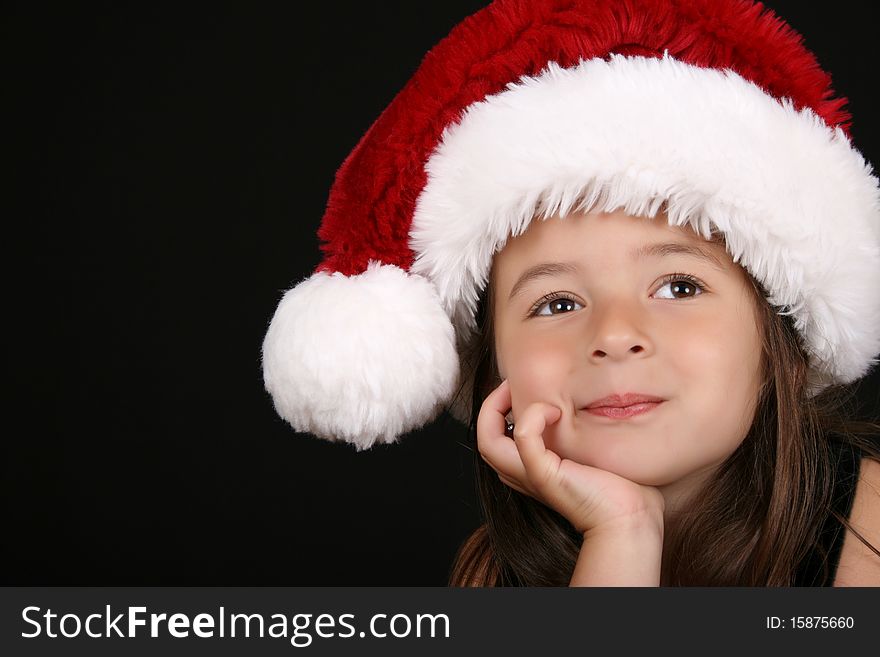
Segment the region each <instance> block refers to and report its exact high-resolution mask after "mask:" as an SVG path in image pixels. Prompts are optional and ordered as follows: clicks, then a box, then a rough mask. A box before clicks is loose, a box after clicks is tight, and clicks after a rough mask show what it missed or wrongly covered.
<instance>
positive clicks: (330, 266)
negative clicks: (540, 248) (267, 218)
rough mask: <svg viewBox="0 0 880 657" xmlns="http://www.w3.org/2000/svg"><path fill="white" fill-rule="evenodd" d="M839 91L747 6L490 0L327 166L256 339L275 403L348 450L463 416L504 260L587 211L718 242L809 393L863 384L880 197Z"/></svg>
mask: <svg viewBox="0 0 880 657" xmlns="http://www.w3.org/2000/svg"><path fill="white" fill-rule="evenodd" d="M830 85H831V79H830V77H829V76H828V74H826V73H825V72H824V71H823V70H822V69H821V68H820V67H819V64H818V63H817V61H816V58H815V56H814V55H813V54H812V53H810V52H809V51H808V50H807V49H806V48H805V47H804V46H803V45H802V37H801V36H800V35H799V34H797V33H796V32H794V31H793V30H792V29H791V28H790V27H789V26H788V25H786V24H785V23H784V22H783V21H782V20H780V19H779V18H778V17H776V16H775V15H774V14H773V13H772V12H770V11H769V10H767V9H766V8H764V7H763V6H762V5H761V3H759V2H752V1H750V0H569V1H566V2H559V1H552V0H497V1H496V2H493V3H492V4H491V5H489V6H488V7H486V8H485V9H483V10H481V11H479V12H477V13H476V14H474V15H472V16H470V17H468V18H466V19H465V20H464V21H462V22H461V23H460V24H459V25H457V26H456V27H455V28H454V29H453V30H452V32H451V33H450V34H449V35H448V36H447V37H446V38H445V39H444V40H443V41H441V42H440V43H439V44H438V45H437V46H435V47H434V48H433V49H432V50H431V51H430V52H429V53H428V54H427V55H426V56H425V58H424V60H423V61H422V63H421V65H420V67H419V68H418V70H417V71H416V73H415V74H414V75H413V77H412V78H411V79H410V81H409V82H408V83H407V84H406V86H405V87H404V88H403V89H402V90H401V91H400V93H399V94H398V95H397V96H396V97H395V98H394V100H393V101H392V102H391V104H390V105H389V106H388V107H387V108H386V109H385V110H384V111H383V112H382V114H381V115H380V116H379V118H378V119H377V120H376V121H375V123H373V125H372V126H371V127H370V128H369V130H368V131H367V132H366V134H365V135H364V136H363V137H362V139H361V140H360V142H359V143H358V144H357V146H356V147H355V149H354V150H353V151H352V153H351V154H350V155H349V156H348V157H347V158H346V160H345V161H344V162H343V164H342V166H341V168H340V169H339V171H338V172H337V175H336V178H335V181H334V184H333V186H332V189H331V190H330V196H329V200H328V204H327V209H326V213H325V214H324V217H323V219H322V223H321V227H320V229H319V231H318V235H319V237H320V238H321V240H322V241H323V242H324V243H323V244H322V246H321V249H322V251H323V254H324V259H323V261H322V262H321V263H320V265H318V267H317V268H316V270H315V272H314V273H313V274H312V275H311V276H310V277H308V278H307V279H305V280H303V281H301V282H300V283H299V284H297V285H296V286H294V287H293V288H292V289H290V290H288V291H287V292H286V293H285V294H284V296H283V298H282V299H281V301H280V303H279V304H278V308H277V310H276V312H275V315H274V317H273V318H272V321H271V324H270V326H269V329H268V332H267V333H266V336H265V340H264V343H263V373H264V381H265V385H266V389H267V390H268V391H269V393H270V394H271V395H272V399H273V401H274V404H275V409H276V410H277V412H278V414H279V415H280V416H281V417H282V418H284V419H285V420H286V421H287V422H289V423H290V425H291V426H292V427H293V428H294V429H295V430H297V431H301V432H308V433H311V434H313V435H315V436H318V437H321V438H326V439H329V440H340V441H347V442H350V443H352V444H353V445H354V446H355V447H356V448H357V449H358V450H362V449H366V448H368V447H370V446H371V445H373V444H375V443H377V442H379V443H389V442H394V441H396V440H397V438H398V437H399V436H401V435H402V434H404V433H406V432H408V431H411V430H413V429H417V428H419V427H421V426H424V425H425V424H426V423H428V422H430V421H431V420H433V419H434V418H435V417H437V415H438V414H440V413H441V412H442V411H443V410H449V411H450V413H451V414H452V415H453V417H455V418H456V419H458V420H460V421H462V422H465V423H467V422H468V420H469V413H470V407H469V405H468V403H467V400H469V397H470V394H471V392H472V385H473V382H472V376H473V373H472V372H470V371H468V370H467V368H466V367H463V366H462V364H461V362H460V359H461V355H462V354H464V353H465V349H466V347H467V346H468V345H469V344H470V342H471V340H473V339H474V337H475V329H476V326H475V310H476V304H477V300H478V298H479V296H480V293H481V292H482V291H483V290H484V289H485V287H486V285H487V278H488V273H489V269H490V267H491V263H492V258H493V255H494V254H495V253H496V252H497V251H499V250H500V249H501V248H502V247H503V246H504V244H505V242H506V240H507V239H509V238H510V237H511V236H515V235H519V234H521V233H522V232H523V231H524V230H526V228H527V227H528V225H529V222H530V221H531V220H532V219H533V217H535V216H537V215H539V214H543V215H544V216H551V214H553V213H555V212H558V213H560V215H565V214H566V213H568V212H570V211H573V210H576V209H579V210H591V211H596V212H613V211H615V210H618V209H623V210H624V211H625V212H626V213H627V214H630V215H633V216H647V217H653V216H655V215H656V213H657V212H658V210H659V209H661V207H662V209H664V210H665V211H666V212H667V215H668V221H669V224H670V225H676V226H684V225H687V226H689V227H691V228H692V229H693V230H694V231H696V232H697V233H698V234H700V235H702V236H703V237H706V238H709V237H710V236H711V234H712V233H717V232H720V233H723V235H724V237H725V239H726V245H727V249H728V251H729V253H730V254H731V256H732V257H733V260H734V261H735V262H738V263H739V264H741V265H742V266H743V267H744V268H745V269H746V270H747V271H748V272H749V273H750V274H751V275H752V276H753V277H754V278H755V279H756V280H757V281H759V282H760V283H761V284H762V285H763V286H764V289H765V290H766V291H767V293H768V301H769V302H770V303H771V304H773V305H774V306H776V307H778V309H779V312H780V313H782V314H790V315H791V316H792V319H793V322H794V326H795V327H796V329H797V331H798V332H799V333H800V335H801V336H802V338H803V344H804V345H805V350H806V351H807V355H808V357H809V362H810V394H811V395H814V394H816V393H818V392H820V391H821V390H823V389H825V388H826V387H827V386H829V385H831V384H835V383H849V382H852V381H854V380H856V379H859V378H861V377H862V376H864V375H865V374H866V373H867V372H868V370H869V369H870V368H871V367H872V366H873V365H875V364H876V363H877V362H878V359H877V358H876V357H875V356H876V355H877V354H878V353H880V292H878V290H880V193H878V180H877V178H876V177H875V176H874V175H873V170H872V168H871V166H870V164H869V163H867V162H866V161H865V159H864V158H863V157H862V155H861V154H860V153H859V151H858V150H856V148H855V147H854V146H853V145H852V143H851V142H850V137H849V132H848V128H849V123H848V119H849V118H850V117H849V114H848V113H847V112H846V111H845V110H844V109H843V106H844V105H845V103H846V99H844V98H834V97H833V95H832V94H833V91H832V89H831V86H830ZM460 387H461V389H462V394H460V395H458V396H455V393H456V392H458V391H459V388H460ZM454 396H455V398H454V399H453V397H454Z"/></svg>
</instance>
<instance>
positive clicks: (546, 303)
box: [528, 292, 580, 317]
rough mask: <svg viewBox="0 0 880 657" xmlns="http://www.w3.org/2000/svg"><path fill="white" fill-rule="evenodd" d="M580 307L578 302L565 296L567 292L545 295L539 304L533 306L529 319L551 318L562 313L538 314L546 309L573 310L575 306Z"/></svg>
mask: <svg viewBox="0 0 880 657" xmlns="http://www.w3.org/2000/svg"><path fill="white" fill-rule="evenodd" d="M575 304H577V305H580V304H578V303H577V301H574V300H573V299H571V297H568V296H566V295H565V292H551V293H550V294H545V295H544V296H543V297H541V298H540V299H539V300H538V302H537V303H536V304H535V305H534V306H532V309H531V310H530V311H529V315H528V316H529V317H539V316H544V317H551V316H553V315H558V314H560V313H556V312H550V313H542V312H538V311H539V310H542V309H543V308H544V307H547V308H550V309H551V310H564V309H568V310H571V309H572V306H573V305H575Z"/></svg>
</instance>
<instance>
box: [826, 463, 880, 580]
mask: <svg viewBox="0 0 880 657" xmlns="http://www.w3.org/2000/svg"><path fill="white" fill-rule="evenodd" d="M849 523H850V524H851V525H852V527H853V529H855V530H856V531H857V532H859V534H861V535H862V537H863V538H864V539H865V540H866V541H868V542H869V543H870V544H871V545H872V546H873V549H872V548H871V547H869V546H867V545H865V544H864V543H863V542H862V541H861V540H860V539H859V537H858V536H856V535H855V534H854V533H853V532H852V531H849V530H847V531H846V534H845V537H844V540H843V546H842V548H841V552H840V561H839V562H838V565H837V574H836V576H835V578H834V586H880V554H878V552H877V551H878V550H880V463H878V462H877V461H875V460H874V459H872V458H868V457H863V458H862V459H861V462H860V465H859V477H858V482H857V484H856V491H855V498H854V499H853V503H852V511H851V512H850V516H849Z"/></svg>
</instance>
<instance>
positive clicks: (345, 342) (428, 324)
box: [263, 261, 459, 451]
mask: <svg viewBox="0 0 880 657" xmlns="http://www.w3.org/2000/svg"><path fill="white" fill-rule="evenodd" d="M458 368H459V362H458V357H457V352H456V345H455V332H454V330H453V327H452V324H451V323H450V321H449V318H448V317H447V316H446V313H445V312H444V311H443V308H442V306H441V305H440V300H439V299H438V297H437V294H436V292H435V290H434V288H433V286H432V285H431V284H430V283H429V282H428V281H426V280H425V279H424V278H422V277H420V276H417V275H410V274H407V273H406V272H405V271H403V270H402V269H400V268H398V267H395V266H392V265H380V264H379V263H378V262H374V261H371V262H370V264H369V266H368V267H367V270H366V271H365V272H364V273H362V274H360V275H357V276H351V277H347V276H344V275H343V274H341V273H338V272H336V273H333V274H332V275H331V274H328V273H327V272H318V273H315V274H313V275H312V276H311V277H309V278H308V279H306V280H304V281H303V282H301V283H299V284H298V285H296V286H295V287H293V288H292V289H290V290H288V291H287V292H286V293H285V294H284V297H283V298H282V299H281V302H280V303H279V304H278V308H277V309H276V311H275V315H274V317H273V318H272V321H271V323H270V325H269V330H268V331H267V333H266V337H265V339H264V341H263V378H264V382H265V385H266V390H268V391H269V393H270V394H271V395H272V399H273V401H274V404H275V409H276V411H277V412H278V414H279V415H280V416H281V417H282V418H284V419H285V420H287V421H288V422H289V423H290V424H291V426H292V427H293V428H294V429H295V430H297V431H300V432H307V433H311V434H314V435H315V436H318V437H320V438H325V439H327V440H332V441H345V442H349V443H351V444H353V445H354V446H355V448H356V449H357V450H358V451H361V450H364V449H367V448H369V447H371V446H372V445H373V444H374V443H376V442H379V443H392V442H395V441H396V439H397V437H398V436H399V435H401V434H403V433H406V432H407V431H410V430H412V429H416V428H418V427H421V426H423V425H424V424H426V423H427V422H429V421H431V420H432V419H434V418H435V417H436V416H437V415H438V414H439V413H440V412H441V411H442V410H443V404H444V402H446V401H447V400H448V399H449V397H450V396H451V395H452V392H453V390H454V387H455V385H456V383H457V380H458Z"/></svg>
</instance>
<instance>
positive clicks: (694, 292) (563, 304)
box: [528, 274, 706, 317]
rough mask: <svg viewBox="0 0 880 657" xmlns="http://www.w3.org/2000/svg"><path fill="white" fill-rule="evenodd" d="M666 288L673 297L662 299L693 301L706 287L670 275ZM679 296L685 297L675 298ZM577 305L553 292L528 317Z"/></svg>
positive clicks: (562, 311)
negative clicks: (547, 310)
mask: <svg viewBox="0 0 880 657" xmlns="http://www.w3.org/2000/svg"><path fill="white" fill-rule="evenodd" d="M673 284H674V285H673ZM667 286H668V288H667ZM664 288H667V289H671V290H672V294H673V296H672V297H661V298H665V299H693V298H694V297H696V296H699V295H701V294H703V291H704V290H705V288H706V286H705V285H704V284H703V282H702V281H701V280H700V279H698V278H697V277H695V276H691V275H690V274H669V275H668V276H665V277H664V278H663V281H662V282H661V285H660V290H662V289H664ZM678 294H681V295H685V296H675V295H678ZM575 305H577V306H579V305H580V304H579V303H578V302H577V301H574V300H573V299H572V298H571V297H570V296H567V295H566V293H565V292H551V293H549V294H545V295H544V296H543V297H541V298H540V299H539V300H538V302H537V303H536V304H535V305H534V306H532V309H531V310H530V311H529V314H528V316H529V317H542V316H543V317H552V316H553V315H559V314H565V313H566V311H570V310H573V309H574V308H573V307H574V306H575ZM544 308H548V309H549V310H550V312H546V313H545V312H540V311H542V310H543V309H544Z"/></svg>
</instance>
